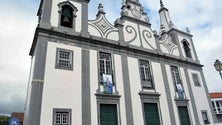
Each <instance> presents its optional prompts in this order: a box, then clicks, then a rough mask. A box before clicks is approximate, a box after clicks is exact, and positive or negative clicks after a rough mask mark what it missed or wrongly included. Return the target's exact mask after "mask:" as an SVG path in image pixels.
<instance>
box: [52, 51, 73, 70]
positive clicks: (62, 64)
mask: <svg viewBox="0 0 222 125" xmlns="http://www.w3.org/2000/svg"><path fill="white" fill-rule="evenodd" d="M72 58H73V52H72V51H71V50H65V49H60V48H57V54H56V68H59V69H66V70H72V67H73V66H72V65H73V59H72Z"/></svg>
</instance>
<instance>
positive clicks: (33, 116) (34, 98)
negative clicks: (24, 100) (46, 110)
mask: <svg viewBox="0 0 222 125" xmlns="http://www.w3.org/2000/svg"><path fill="white" fill-rule="evenodd" d="M42 92H43V81H42V80H33V81H32V83H31V96H30V107H29V113H28V114H29V116H28V119H27V123H26V125H40V117H41V115H40V114H41V108H42Z"/></svg>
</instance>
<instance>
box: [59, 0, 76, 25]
mask: <svg viewBox="0 0 222 125" xmlns="http://www.w3.org/2000/svg"><path fill="white" fill-rule="evenodd" d="M58 6H59V15H60V16H59V23H60V26H63V27H67V28H74V26H75V17H76V12H77V11H78V10H77V8H76V7H75V6H74V5H72V4H71V3H70V2H63V3H60V4H59V5H58Z"/></svg>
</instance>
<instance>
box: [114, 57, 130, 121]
mask: <svg viewBox="0 0 222 125" xmlns="http://www.w3.org/2000/svg"><path fill="white" fill-rule="evenodd" d="M114 61H115V62H114V65H115V73H116V87H117V91H119V95H121V97H120V117H119V118H121V125H126V124H127V122H126V108H125V106H126V104H125V95H124V83H123V71H122V62H121V56H120V55H114Z"/></svg>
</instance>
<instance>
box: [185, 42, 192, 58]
mask: <svg viewBox="0 0 222 125" xmlns="http://www.w3.org/2000/svg"><path fill="white" fill-rule="evenodd" d="M183 48H184V52H185V55H186V57H188V58H192V56H191V49H190V47H189V44H188V43H187V41H184V42H183Z"/></svg>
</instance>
